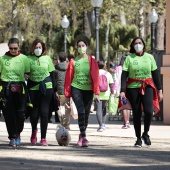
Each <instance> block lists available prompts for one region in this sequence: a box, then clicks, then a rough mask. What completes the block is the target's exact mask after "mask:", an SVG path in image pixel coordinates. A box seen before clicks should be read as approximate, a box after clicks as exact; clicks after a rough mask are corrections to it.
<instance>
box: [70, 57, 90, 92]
mask: <svg viewBox="0 0 170 170" xmlns="http://www.w3.org/2000/svg"><path fill="white" fill-rule="evenodd" d="M71 85H72V86H73V87H76V88H78V89H81V90H92V80H91V76H90V65H89V60H88V57H85V58H80V57H76V58H75V60H74V78H73V81H72V84H71Z"/></svg>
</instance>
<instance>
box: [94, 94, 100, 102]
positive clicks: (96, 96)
mask: <svg viewBox="0 0 170 170" xmlns="http://www.w3.org/2000/svg"><path fill="white" fill-rule="evenodd" d="M95 99H96V100H97V101H98V102H100V97H99V95H97V94H95Z"/></svg>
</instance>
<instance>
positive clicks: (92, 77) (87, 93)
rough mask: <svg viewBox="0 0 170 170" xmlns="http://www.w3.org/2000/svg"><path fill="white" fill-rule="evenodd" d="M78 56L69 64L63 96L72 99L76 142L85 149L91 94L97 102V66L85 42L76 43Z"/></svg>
mask: <svg viewBox="0 0 170 170" xmlns="http://www.w3.org/2000/svg"><path fill="white" fill-rule="evenodd" d="M77 48H78V53H79V55H78V56H77V57H76V58H75V59H74V60H73V59H72V60H71V61H70V62H69V65H68V68H67V71H66V77H65V84H64V94H65V96H66V97H67V98H69V97H72V98H73V101H74V103H75V105H76V108H77V111H78V125H79V129H80V135H79V139H78V142H77V145H78V146H83V147H87V146H88V143H89V142H88V140H87V138H86V128H87V125H88V119H89V114H90V108H91V105H92V101H93V93H94V94H95V97H96V98H97V100H98V101H99V100H100V99H99V93H100V91H99V68H98V64H97V62H96V60H95V59H93V58H92V56H89V55H88V54H87V53H86V51H87V42H85V41H84V40H81V39H80V40H78V41H77Z"/></svg>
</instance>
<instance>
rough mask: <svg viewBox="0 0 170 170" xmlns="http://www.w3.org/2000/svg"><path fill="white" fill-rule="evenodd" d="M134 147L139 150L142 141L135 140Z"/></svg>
mask: <svg viewBox="0 0 170 170" xmlns="http://www.w3.org/2000/svg"><path fill="white" fill-rule="evenodd" d="M134 146H135V147H139V148H141V147H142V141H141V139H139V138H137V141H136V143H135V145H134Z"/></svg>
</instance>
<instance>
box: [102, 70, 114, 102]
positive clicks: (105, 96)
mask: <svg viewBox="0 0 170 170" xmlns="http://www.w3.org/2000/svg"><path fill="white" fill-rule="evenodd" d="M105 72H106V71H105V70H104V69H100V70H99V75H103V74H105ZM105 76H106V77H107V82H108V89H107V91H105V92H100V95H99V97H100V99H101V100H109V97H110V86H109V84H112V83H113V77H112V75H111V74H110V73H109V72H108V71H107V74H105Z"/></svg>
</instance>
